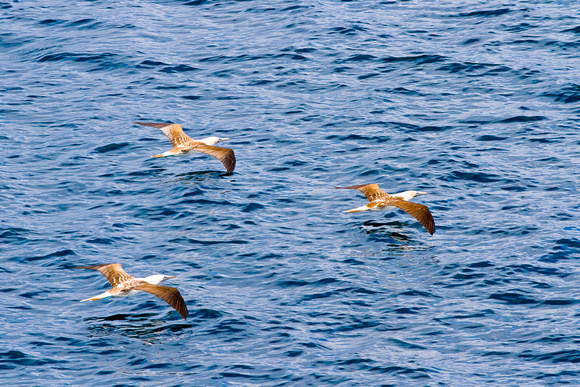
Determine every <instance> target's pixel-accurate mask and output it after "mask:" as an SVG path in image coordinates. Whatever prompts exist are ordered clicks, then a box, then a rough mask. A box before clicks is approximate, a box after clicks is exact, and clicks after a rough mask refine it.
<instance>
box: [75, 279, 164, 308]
mask: <svg viewBox="0 0 580 387" xmlns="http://www.w3.org/2000/svg"><path fill="white" fill-rule="evenodd" d="M168 278H175V276H174V275H163V274H154V275H150V276H149V277H145V278H131V279H130V280H128V281H125V282H121V283H119V284H117V285H116V286H115V287H114V288H113V289H111V290H107V291H106V292H104V293H101V294H99V295H98V296H94V297H91V298H87V299H85V300H82V301H81V302H85V301H95V300H102V299H105V298H109V297H128V296H134V295H135V294H137V293H141V292H142V290H135V289H132V287H133V286H135V284H137V283H139V282H141V281H144V282H148V283H150V284H152V285H157V284H159V283H161V282H162V281H164V280H166V279H168ZM119 288H121V289H122V288H126V289H122V290H121V291H119Z"/></svg>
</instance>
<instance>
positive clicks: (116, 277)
mask: <svg viewBox="0 0 580 387" xmlns="http://www.w3.org/2000/svg"><path fill="white" fill-rule="evenodd" d="M75 269H88V270H98V271H100V272H101V273H102V274H103V275H104V276H105V277H107V279H108V280H109V283H110V284H111V285H112V286H113V287H115V286H117V285H119V284H120V283H121V282H125V281H128V280H130V279H133V277H132V276H130V275H129V274H127V273H125V271H124V270H123V268H122V267H121V264H120V263H108V264H105V265H93V266H77V267H75Z"/></svg>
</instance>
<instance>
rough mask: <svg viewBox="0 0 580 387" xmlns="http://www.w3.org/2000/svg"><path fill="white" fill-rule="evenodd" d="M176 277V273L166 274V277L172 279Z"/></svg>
mask: <svg viewBox="0 0 580 387" xmlns="http://www.w3.org/2000/svg"><path fill="white" fill-rule="evenodd" d="M175 277H177V276H176V275H166V276H165V279H170V278H175Z"/></svg>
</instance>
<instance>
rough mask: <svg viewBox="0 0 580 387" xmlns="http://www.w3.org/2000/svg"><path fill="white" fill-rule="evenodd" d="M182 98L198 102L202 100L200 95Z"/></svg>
mask: <svg viewBox="0 0 580 387" xmlns="http://www.w3.org/2000/svg"><path fill="white" fill-rule="evenodd" d="M181 98H183V99H187V100H189V101H197V100H198V99H201V96H200V95H183V96H182V97H181Z"/></svg>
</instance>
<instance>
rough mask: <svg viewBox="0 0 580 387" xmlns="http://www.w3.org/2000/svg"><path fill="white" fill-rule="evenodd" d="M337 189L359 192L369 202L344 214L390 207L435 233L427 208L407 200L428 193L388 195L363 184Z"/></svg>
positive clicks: (408, 192)
mask: <svg viewBox="0 0 580 387" xmlns="http://www.w3.org/2000/svg"><path fill="white" fill-rule="evenodd" d="M335 188H337V189H356V190H359V191H361V192H362V193H363V194H364V195H365V196H366V197H367V199H368V200H369V202H370V203H369V204H367V205H365V206H362V207H358V208H354V209H352V210H349V211H346V212H361V211H385V210H387V209H389V208H392V207H397V208H400V209H401V210H403V211H405V212H407V213H408V214H409V215H411V216H413V217H414V218H415V219H417V220H418V221H419V222H420V223H421V224H422V225H423V227H425V228H426V229H427V231H429V234H431V235H433V234H434V233H435V220H433V215H431V211H429V207H427V206H424V205H422V204H417V203H412V202H410V201H409V200H410V199H412V198H414V197H415V196H419V195H426V194H427V193H428V192H421V191H405V192H400V193H398V194H394V195H389V194H388V193H386V192H385V191H383V190H382V189H380V188H379V185H378V184H363V185H355V186H352V187H335Z"/></svg>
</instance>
